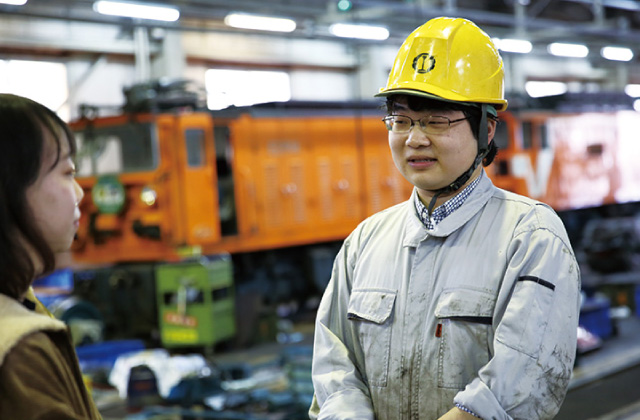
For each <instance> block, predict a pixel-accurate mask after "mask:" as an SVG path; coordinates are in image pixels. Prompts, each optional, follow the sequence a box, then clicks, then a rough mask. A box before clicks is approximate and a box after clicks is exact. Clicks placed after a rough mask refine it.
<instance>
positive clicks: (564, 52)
mask: <svg viewBox="0 0 640 420" xmlns="http://www.w3.org/2000/svg"><path fill="white" fill-rule="evenodd" d="M547 50H548V51H549V53H551V54H553V55H555V56H558V57H574V58H584V57H586V56H587V55H588V54H589V48H587V46H586V45H583V44H564V43H562V42H554V43H553V44H549V46H548V47H547Z"/></svg>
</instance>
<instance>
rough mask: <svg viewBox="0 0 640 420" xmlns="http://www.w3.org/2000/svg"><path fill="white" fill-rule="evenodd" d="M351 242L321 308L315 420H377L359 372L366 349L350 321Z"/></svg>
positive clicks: (314, 376) (317, 328)
mask: <svg viewBox="0 0 640 420" xmlns="http://www.w3.org/2000/svg"><path fill="white" fill-rule="evenodd" d="M352 236H353V235H352ZM349 243H350V238H347V240H346V241H345V243H344V244H343V246H342V249H341V250H340V252H339V253H338V255H337V257H336V260H335V262H334V266H333V272H332V275H331V280H330V281H329V284H328V286H327V289H326V290H325V293H324V295H323V297H322V300H321V302H320V306H319V308H318V314H317V318H316V324H315V336H314V352H313V362H312V380H313V386H314V391H315V395H314V400H313V404H312V406H311V408H310V410H309V417H310V418H311V419H320V420H325V419H332V420H337V419H354V420H365V419H367V420H369V419H371V420H372V419H374V413H373V406H372V403H371V398H370V394H369V390H368V387H367V384H366V383H365V381H364V379H363V375H362V374H361V372H360V370H359V366H362V364H361V363H358V360H359V359H361V356H360V355H361V354H362V350H361V349H360V345H359V342H358V340H357V337H356V336H355V335H354V333H353V330H352V329H351V328H350V326H349V324H348V323H349V321H348V320H347V309H348V304H349V297H350V286H351V279H352V274H353V261H351V260H350V258H349V252H348V250H349Z"/></svg>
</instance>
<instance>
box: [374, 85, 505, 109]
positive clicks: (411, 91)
mask: <svg viewBox="0 0 640 420" xmlns="http://www.w3.org/2000/svg"><path fill="white" fill-rule="evenodd" d="M391 95H410V96H421V97H423V98H429V99H434V100H436V101H442V102H449V103H452V104H463V105H468V106H476V107H479V106H480V103H478V102H467V101H454V100H451V99H446V98H443V97H442V96H438V95H434V94H433V93H428V92H424V91H422V90H416V89H390V90H385V91H383V92H379V93H376V94H375V95H373V96H374V97H376V98H386V97H389V96H391ZM505 102H506V101H505ZM486 104H487V105H489V108H488V110H487V111H488V112H489V113H490V114H492V115H493V116H497V115H498V111H504V110H505V109H506V108H507V105H506V103H505V104H502V103H500V104H497V103H489V102H486Z"/></svg>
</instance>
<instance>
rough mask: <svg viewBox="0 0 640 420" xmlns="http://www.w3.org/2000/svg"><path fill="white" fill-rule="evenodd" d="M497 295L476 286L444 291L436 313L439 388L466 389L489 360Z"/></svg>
mask: <svg viewBox="0 0 640 420" xmlns="http://www.w3.org/2000/svg"><path fill="white" fill-rule="evenodd" d="M495 301H496V297H495V296H494V295H493V294H492V293H489V292H486V291H482V290H475V289H450V290H444V291H443V292H442V294H441V295H440V298H439V299H438V303H437V305H436V309H435V316H436V318H437V322H438V325H437V327H436V340H439V348H438V387H440V388H456V389H462V388H463V387H464V386H465V385H466V384H468V383H469V382H471V380H472V379H473V378H474V377H475V376H477V372H478V371H479V370H480V368H481V367H482V366H484V365H485V364H487V363H488V362H489V359H491V353H492V344H491V341H492V340H493V329H492V316H493V309H494V306H495Z"/></svg>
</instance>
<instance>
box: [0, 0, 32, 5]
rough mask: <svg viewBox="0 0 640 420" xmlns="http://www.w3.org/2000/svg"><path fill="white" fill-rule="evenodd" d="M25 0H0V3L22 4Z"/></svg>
mask: <svg viewBox="0 0 640 420" xmlns="http://www.w3.org/2000/svg"><path fill="white" fill-rule="evenodd" d="M26 3H27V0H0V4H10V5H12V6H22V5H23V4H26Z"/></svg>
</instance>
